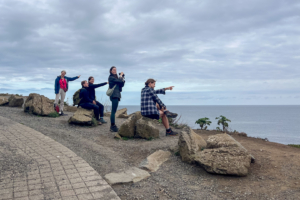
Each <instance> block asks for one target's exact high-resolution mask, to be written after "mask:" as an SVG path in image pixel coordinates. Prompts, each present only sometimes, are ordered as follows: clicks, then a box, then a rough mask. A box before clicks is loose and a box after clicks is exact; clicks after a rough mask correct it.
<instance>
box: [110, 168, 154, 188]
mask: <svg viewBox="0 0 300 200" xmlns="http://www.w3.org/2000/svg"><path fill="white" fill-rule="evenodd" d="M149 176H150V174H149V173H148V172H147V171H145V170H142V169H139V168H136V167H132V168H130V169H128V170H126V171H123V172H120V173H110V174H106V175H105V176H104V178H105V180H106V181H107V182H108V183H109V184H110V185H115V184H120V183H136V182H139V181H141V180H143V179H145V178H148V177H149Z"/></svg>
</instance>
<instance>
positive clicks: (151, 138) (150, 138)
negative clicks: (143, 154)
mask: <svg viewBox="0 0 300 200" xmlns="http://www.w3.org/2000/svg"><path fill="white" fill-rule="evenodd" d="M153 139H154V138H153V137H149V138H147V139H146V140H148V141H151V140H153Z"/></svg>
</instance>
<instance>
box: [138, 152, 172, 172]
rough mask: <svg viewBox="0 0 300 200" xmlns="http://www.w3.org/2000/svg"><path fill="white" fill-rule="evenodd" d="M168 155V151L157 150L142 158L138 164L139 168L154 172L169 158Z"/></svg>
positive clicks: (169, 154)
mask: <svg viewBox="0 0 300 200" xmlns="http://www.w3.org/2000/svg"><path fill="white" fill-rule="evenodd" d="M170 156H171V152H170V151H163V150H158V151H156V152H154V153H153V154H151V155H150V156H148V157H147V158H146V159H145V160H143V161H142V163H141V164H140V168H142V169H146V170H148V171H150V172H155V171H157V170H158V168H159V166H160V165H161V164H163V163H164V162H165V161H167V160H168V159H169V157H170Z"/></svg>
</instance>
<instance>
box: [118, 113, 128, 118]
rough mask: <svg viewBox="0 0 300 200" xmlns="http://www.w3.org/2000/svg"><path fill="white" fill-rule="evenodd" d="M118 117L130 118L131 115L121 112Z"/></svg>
mask: <svg viewBox="0 0 300 200" xmlns="http://www.w3.org/2000/svg"><path fill="white" fill-rule="evenodd" d="M118 118H129V115H127V114H120V115H119V116H118Z"/></svg>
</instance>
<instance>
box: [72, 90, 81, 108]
mask: <svg viewBox="0 0 300 200" xmlns="http://www.w3.org/2000/svg"><path fill="white" fill-rule="evenodd" d="M80 91H81V89H79V90H77V91H76V92H75V93H74V95H73V106H75V105H79V103H80V101H81V99H82V98H80Z"/></svg>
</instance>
